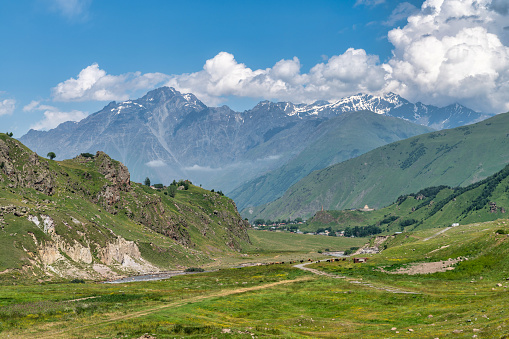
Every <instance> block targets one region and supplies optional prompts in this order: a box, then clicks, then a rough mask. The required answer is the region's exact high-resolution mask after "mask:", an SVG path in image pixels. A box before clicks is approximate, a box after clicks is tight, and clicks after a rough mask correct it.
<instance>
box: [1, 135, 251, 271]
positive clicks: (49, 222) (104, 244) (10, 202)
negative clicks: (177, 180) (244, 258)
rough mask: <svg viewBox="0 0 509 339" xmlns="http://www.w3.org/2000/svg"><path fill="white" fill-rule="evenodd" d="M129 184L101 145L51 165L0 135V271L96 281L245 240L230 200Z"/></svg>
mask: <svg viewBox="0 0 509 339" xmlns="http://www.w3.org/2000/svg"><path fill="white" fill-rule="evenodd" d="M169 193H170V192H169V191H166V190H155V189H153V188H150V187H148V186H142V185H140V184H136V183H133V182H131V181H130V174H129V171H128V170H127V168H126V167H125V166H124V165H123V164H122V163H120V162H118V161H115V160H112V159H111V158H110V157H109V156H108V155H106V154H105V153H103V152H97V153H96V154H95V155H91V154H85V155H80V156H78V157H75V158H74V159H71V160H66V161H63V162H56V161H52V160H47V159H44V158H41V157H39V156H38V155H37V154H36V153H34V152H32V151H30V150H29V149H28V148H26V147H25V146H24V145H23V144H21V143H20V142H18V141H17V140H15V139H13V138H10V137H8V136H7V135H5V134H0V227H1V230H0V279H1V278H2V276H4V277H5V276H9V277H11V276H12V277H16V276H18V275H19V276H27V275H28V276H35V277H37V278H40V279H46V278H51V277H53V278H62V277H63V278H70V277H75V278H76V277H78V278H86V279H100V278H105V277H114V276H119V275H125V274H132V273H141V272H154V271H159V270H168V269H172V268H173V269H174V268H177V267H185V266H197V265H199V264H200V263H206V262H209V261H211V260H212V258H213V257H214V256H219V255H228V254H233V253H236V252H238V251H239V250H240V249H241V246H242V244H246V243H247V242H249V238H248V236H247V233H246V226H247V225H246V223H245V221H244V220H242V219H241V218H240V216H239V214H238V212H237V209H236V206H235V204H234V203H233V201H231V200H230V199H228V198H226V197H224V196H222V195H220V194H218V193H214V192H210V191H206V190H204V189H201V188H199V187H196V186H193V185H189V189H188V190H179V191H177V193H176V194H175V196H174V197H172V196H171V194H169Z"/></svg>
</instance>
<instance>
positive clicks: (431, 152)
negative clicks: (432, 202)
mask: <svg viewBox="0 0 509 339" xmlns="http://www.w3.org/2000/svg"><path fill="white" fill-rule="evenodd" d="M508 125H509V114H499V115H497V116H495V117H493V118H490V119H488V120H485V121H482V122H479V123H477V124H473V125H469V126H463V127H458V128H454V129H450V130H444V131H438V132H432V133H428V134H423V135H419V136H415V137H412V138H409V139H406V140H403V141H397V142H394V143H391V144H388V145H385V146H382V147H379V148H377V149H375V150H372V151H370V152H368V153H365V154H363V155H360V156H358V157H356V158H353V159H350V160H347V161H344V162H342V163H339V164H336V165H333V166H330V167H327V168H324V169H322V170H320V171H315V172H313V173H311V174H310V175H308V176H306V177H305V178H303V179H302V180H300V181H299V182H298V183H296V184H295V185H293V186H292V187H290V188H289V189H288V190H287V191H286V192H285V194H284V195H283V196H282V197H281V198H279V199H277V200H275V201H273V202H271V203H269V204H268V205H264V206H259V207H257V208H254V209H250V210H251V212H252V213H249V211H248V210H247V209H245V210H243V211H242V215H243V216H247V217H249V218H250V219H252V220H254V219H256V218H263V219H271V220H277V219H288V218H290V219H295V218H296V217H299V216H300V217H310V216H312V215H313V214H314V213H315V212H316V211H319V210H320V209H321V207H322V206H323V207H324V208H325V209H327V210H332V209H334V210H339V209H346V208H362V207H364V205H366V204H367V205H369V206H370V207H374V208H381V207H383V206H387V205H389V204H391V203H393V202H394V201H395V200H396V199H397V198H398V197H399V196H400V195H403V194H409V193H412V192H417V191H419V190H421V189H424V188H426V187H430V186H438V185H448V186H451V187H455V186H467V185H469V184H471V183H474V182H477V181H478V180H480V179H483V178H486V177H488V176H490V175H492V174H493V173H495V172H497V171H500V170H501V169H502V168H503V167H504V166H505V165H507V159H509V151H508V150H509V147H508V146H509V137H507V126H508ZM487 135H489V137H486V136H487Z"/></svg>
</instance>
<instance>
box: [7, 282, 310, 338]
mask: <svg viewBox="0 0 509 339" xmlns="http://www.w3.org/2000/svg"><path fill="white" fill-rule="evenodd" d="M312 279H313V277H309V276H307V277H300V278H297V279H292V280H282V281H277V282H273V283H270V284H264V285H258V286H252V287H244V288H237V289H234V290H223V291H219V292H216V293H211V294H206V295H200V296H196V297H192V298H189V299H183V300H179V301H175V302H170V303H166V304H164V305H159V306H154V307H150V308H147V309H144V310H141V311H138V312H131V313H128V314H122V315H118V314H113V315H108V314H105V315H103V316H102V319H94V322H93V323H88V324H83V325H79V326H76V327H66V328H63V329H55V327H57V326H62V325H63V326H68V325H69V324H67V323H52V324H48V325H46V326H45V327H46V328H41V327H39V328H34V330H35V331H34V332H32V333H2V336H3V335H6V336H7V335H11V337H12V338H30V339H34V338H77V337H78V336H79V337H83V332H84V331H86V329H87V328H92V327H93V328H97V327H100V326H102V325H106V324H109V323H113V322H117V321H125V320H129V319H135V318H139V317H143V316H146V315H149V314H151V313H155V312H157V311H160V310H162V309H165V308H170V307H173V308H174V307H180V306H183V305H187V304H191V303H197V302H200V301H203V300H206V299H212V298H218V297H225V296H229V295H233V294H240V293H245V292H251V291H258V290H263V289H267V288H271V287H275V286H278V285H285V284H292V283H296V282H301V281H307V280H312ZM78 333H79V335H78ZM91 335H92V334H91ZM94 337H95V335H94Z"/></svg>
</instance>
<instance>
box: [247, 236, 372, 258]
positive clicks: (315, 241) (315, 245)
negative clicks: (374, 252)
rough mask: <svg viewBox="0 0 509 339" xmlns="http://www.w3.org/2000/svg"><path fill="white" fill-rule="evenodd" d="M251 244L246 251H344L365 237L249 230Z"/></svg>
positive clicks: (358, 243)
mask: <svg viewBox="0 0 509 339" xmlns="http://www.w3.org/2000/svg"><path fill="white" fill-rule="evenodd" d="M249 238H250V239H251V242H252V246H250V247H248V248H246V251H247V253H263V252H267V253H271V252H272V253H281V252H290V253H291V252H295V253H307V252H318V251H326V250H328V251H344V250H345V249H347V248H350V247H352V246H361V245H363V244H364V243H366V239H365V238H344V237H327V236H322V235H307V234H295V233H286V232H285V233H283V232H269V231H256V230H250V231H249Z"/></svg>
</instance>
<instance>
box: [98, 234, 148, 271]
mask: <svg viewBox="0 0 509 339" xmlns="http://www.w3.org/2000/svg"><path fill="white" fill-rule="evenodd" d="M98 252H99V254H98V258H99V260H100V261H101V262H102V263H103V264H105V265H113V264H124V263H126V262H129V260H130V259H131V260H132V259H138V260H139V259H141V253H140V250H139V249H138V246H136V244H135V243H134V241H127V240H125V239H124V238H122V237H118V238H117V240H116V241H115V242H112V243H108V244H106V246H104V247H103V248H101V249H100V250H99V251H98Z"/></svg>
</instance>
